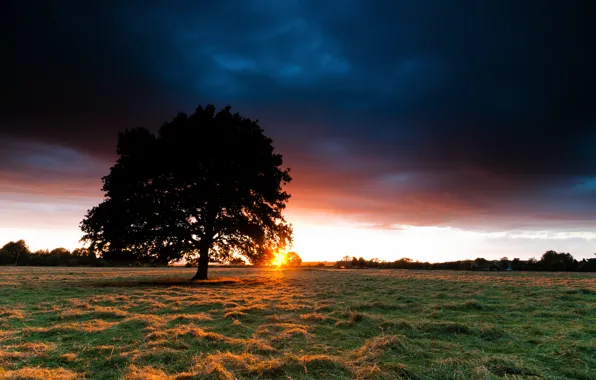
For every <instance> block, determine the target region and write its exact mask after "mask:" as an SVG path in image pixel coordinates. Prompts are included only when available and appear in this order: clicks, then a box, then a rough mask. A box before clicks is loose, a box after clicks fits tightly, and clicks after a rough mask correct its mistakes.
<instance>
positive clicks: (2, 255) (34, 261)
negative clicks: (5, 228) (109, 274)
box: [0, 240, 108, 266]
mask: <svg viewBox="0 0 596 380" xmlns="http://www.w3.org/2000/svg"><path fill="white" fill-rule="evenodd" d="M0 265H31V266H106V265H108V262H107V261H105V260H102V259H99V258H97V257H95V255H93V254H91V253H90V252H89V251H88V250H87V249H85V248H77V249H74V250H72V251H69V250H68V249H66V248H55V249H52V250H51V251H50V250H47V249H41V250H38V251H34V252H32V251H31V250H30V249H29V246H28V245H27V243H25V241H24V240H19V241H11V242H9V243H6V244H5V245H4V246H3V247H2V248H0Z"/></svg>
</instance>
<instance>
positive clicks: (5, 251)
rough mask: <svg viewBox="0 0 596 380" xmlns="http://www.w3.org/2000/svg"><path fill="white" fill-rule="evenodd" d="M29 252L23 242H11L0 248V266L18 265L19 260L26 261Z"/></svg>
mask: <svg viewBox="0 0 596 380" xmlns="http://www.w3.org/2000/svg"><path fill="white" fill-rule="evenodd" d="M30 253H31V251H30V250H29V246H28V245H27V243H25V240H22V239H21V240H19V241H11V242H8V243H6V244H5V245H4V246H3V247H2V248H0V263H1V264H14V265H18V264H19V259H21V260H26V259H27V258H28V256H29V254H30Z"/></svg>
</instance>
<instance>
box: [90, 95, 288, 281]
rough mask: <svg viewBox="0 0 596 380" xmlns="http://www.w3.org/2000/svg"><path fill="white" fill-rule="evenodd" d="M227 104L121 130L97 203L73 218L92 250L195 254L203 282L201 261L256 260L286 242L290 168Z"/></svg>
mask: <svg viewBox="0 0 596 380" xmlns="http://www.w3.org/2000/svg"><path fill="white" fill-rule="evenodd" d="M230 109H231V108H230V107H229V106H228V107H226V108H224V109H222V110H220V111H219V112H217V113H216V109H215V107H214V106H212V105H209V106H207V107H202V106H199V107H198V108H197V109H196V111H195V112H194V113H193V114H192V115H190V116H188V115H186V114H184V113H180V114H178V115H177V116H176V117H175V118H174V119H172V120H171V121H169V122H166V123H165V124H164V125H163V126H162V127H161V128H160V129H159V130H158V132H157V134H153V133H151V132H150V131H149V130H148V129H144V128H135V129H130V130H126V131H124V132H123V133H120V135H119V137H118V145H117V154H118V156H119V157H118V160H117V162H116V164H115V165H114V166H113V167H112V168H111V169H110V173H109V175H108V176H106V177H104V178H103V188H102V190H103V191H104V193H105V199H104V200H103V202H102V203H100V204H99V205H98V206H96V207H94V208H92V209H91V210H89V211H88V213H87V215H86V217H85V219H84V220H83V221H82V222H81V229H82V230H83V233H84V236H83V238H82V240H83V241H84V242H87V243H89V249H90V250H91V251H92V252H97V253H98V254H99V255H100V256H101V257H103V258H104V259H106V260H112V261H118V260H130V261H132V260H139V261H155V262H160V263H167V262H170V261H173V260H179V259H181V258H185V259H187V260H192V259H193V258H196V257H197V256H198V260H197V261H198V270H197V274H196V276H195V277H194V279H206V278H207V267H208V263H209V261H222V260H227V259H228V258H230V257H232V255H234V254H239V255H242V256H244V257H246V258H247V259H248V260H249V261H250V262H257V261H259V260H262V259H263V258H264V256H265V255H268V254H269V252H272V251H275V250H278V249H281V248H283V247H286V246H287V245H289V244H291V241H292V228H291V225H289V224H288V223H287V222H286V220H285V219H284V216H283V214H282V212H283V210H284V208H285V206H286V204H287V201H288V200H289V198H290V195H289V194H288V193H287V192H285V191H284V189H283V187H284V186H285V185H286V184H287V183H288V182H290V181H291V176H290V174H289V169H285V168H283V167H282V165H283V159H282V155H281V154H278V153H276V152H275V151H274V147H273V145H272V143H273V142H272V140H271V139H270V138H269V137H267V136H265V135H264V133H263V129H262V128H261V127H260V126H259V124H258V121H253V120H250V119H247V118H244V117H242V116H240V115H239V114H238V113H234V114H233V113H231V111H230Z"/></svg>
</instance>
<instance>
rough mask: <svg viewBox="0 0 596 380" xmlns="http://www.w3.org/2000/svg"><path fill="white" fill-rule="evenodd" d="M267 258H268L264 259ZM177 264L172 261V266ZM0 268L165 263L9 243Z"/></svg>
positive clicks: (294, 260) (293, 260)
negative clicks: (11, 266) (14, 266)
mask: <svg viewBox="0 0 596 380" xmlns="http://www.w3.org/2000/svg"><path fill="white" fill-rule="evenodd" d="M265 257H268V256H265ZM196 260H197V258H195V259H194V260H189V261H187V262H186V266H187V267H188V266H196ZM175 262H176V261H173V263H175ZM211 262H212V263H218V264H226V265H231V266H244V265H246V261H245V260H244V259H242V258H241V257H237V256H236V257H232V258H230V259H228V260H215V259H212V260H211ZM301 263H302V259H301V258H300V256H299V255H298V254H297V253H295V252H289V253H287V254H286V263H285V264H284V266H288V267H296V266H300V264H301ZM251 264H252V265H253V266H267V265H270V262H269V261H263V260H254V261H253V262H252V263H251ZM0 265H18V266H23V265H28V266H73V267H74V266H98V267H104V266H167V265H168V263H166V262H163V261H159V260H151V259H149V260H144V261H140V260H122V259H121V258H119V257H118V258H117V260H115V259H114V258H113V257H112V258H111V260H110V258H109V257H108V258H106V257H103V256H100V255H95V254H94V253H93V252H91V251H90V250H88V249H87V248H76V249H74V250H72V251H69V250H68V249H66V248H55V249H52V250H51V251H50V250H48V249H40V250H37V251H31V250H30V249H29V246H28V245H27V243H26V242H25V241H24V240H18V241H11V242H9V243H6V244H5V245H4V246H3V247H2V248H0Z"/></svg>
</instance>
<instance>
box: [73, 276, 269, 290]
mask: <svg viewBox="0 0 596 380" xmlns="http://www.w3.org/2000/svg"><path fill="white" fill-rule="evenodd" d="M265 282H266V281H265V280H263V279H240V278H234V277H221V278H214V279H210V280H197V281H192V280H189V279H188V278H158V279H150V280H140V281H139V280H130V281H129V280H124V281H122V280H116V281H109V280H107V281H93V282H86V283H81V285H83V286H89V287H95V288H121V287H125V288H140V287H173V286H184V287H219V286H230V285H242V286H251V285H262V284H264V283H265Z"/></svg>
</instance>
